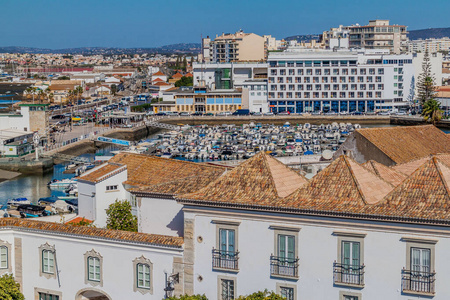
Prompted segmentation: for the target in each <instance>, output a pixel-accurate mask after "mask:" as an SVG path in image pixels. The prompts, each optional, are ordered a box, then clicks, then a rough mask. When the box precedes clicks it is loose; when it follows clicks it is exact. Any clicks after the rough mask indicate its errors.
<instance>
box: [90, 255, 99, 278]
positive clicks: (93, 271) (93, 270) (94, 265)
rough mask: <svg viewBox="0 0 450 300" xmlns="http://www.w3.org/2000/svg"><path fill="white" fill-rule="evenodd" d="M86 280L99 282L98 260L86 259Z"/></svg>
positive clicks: (93, 258) (95, 258)
mask: <svg viewBox="0 0 450 300" xmlns="http://www.w3.org/2000/svg"><path fill="white" fill-rule="evenodd" d="M88 280H91V281H100V259H98V258H97V257H88Z"/></svg>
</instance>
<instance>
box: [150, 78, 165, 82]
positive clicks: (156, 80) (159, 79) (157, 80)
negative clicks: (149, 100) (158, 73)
mask: <svg viewBox="0 0 450 300" xmlns="http://www.w3.org/2000/svg"><path fill="white" fill-rule="evenodd" d="M152 82H164V80H162V79H161V78H156V79H154V80H152Z"/></svg>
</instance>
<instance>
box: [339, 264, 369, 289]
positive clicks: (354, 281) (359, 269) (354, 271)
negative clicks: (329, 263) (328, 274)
mask: <svg viewBox="0 0 450 300" xmlns="http://www.w3.org/2000/svg"><path fill="white" fill-rule="evenodd" d="M364 267H365V266H364V265H347V264H340V263H337V262H334V263H333V280H334V283H335V284H349V285H358V286H363V285H364Z"/></svg>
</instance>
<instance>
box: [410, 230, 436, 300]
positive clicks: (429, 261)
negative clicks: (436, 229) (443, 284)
mask: <svg viewBox="0 0 450 300" xmlns="http://www.w3.org/2000/svg"><path fill="white" fill-rule="evenodd" d="M402 240H403V241H406V242H407V243H406V251H407V252H406V269H403V270H402V289H403V292H404V293H408V292H413V293H415V294H417V293H419V294H425V295H430V294H434V293H435V281H436V272H435V269H434V266H435V258H434V252H435V244H436V243H437V240H425V239H420V238H402Z"/></svg>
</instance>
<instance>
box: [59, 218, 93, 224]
mask: <svg viewBox="0 0 450 300" xmlns="http://www.w3.org/2000/svg"><path fill="white" fill-rule="evenodd" d="M81 221H84V222H87V223H89V224H91V223H92V222H94V221H91V220H88V219H86V218H84V217H76V218H74V219H72V220H70V221H67V222H66V223H65V224H78V223H80V222H81Z"/></svg>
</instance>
